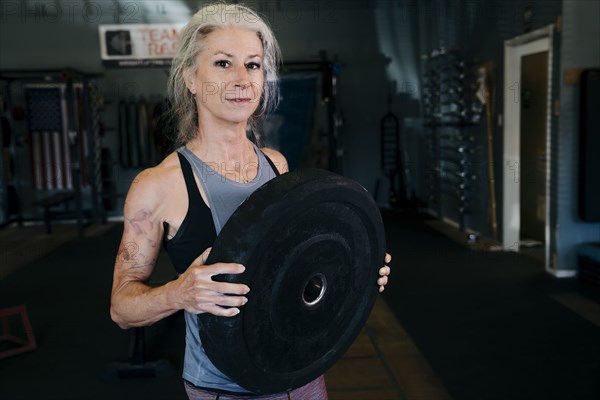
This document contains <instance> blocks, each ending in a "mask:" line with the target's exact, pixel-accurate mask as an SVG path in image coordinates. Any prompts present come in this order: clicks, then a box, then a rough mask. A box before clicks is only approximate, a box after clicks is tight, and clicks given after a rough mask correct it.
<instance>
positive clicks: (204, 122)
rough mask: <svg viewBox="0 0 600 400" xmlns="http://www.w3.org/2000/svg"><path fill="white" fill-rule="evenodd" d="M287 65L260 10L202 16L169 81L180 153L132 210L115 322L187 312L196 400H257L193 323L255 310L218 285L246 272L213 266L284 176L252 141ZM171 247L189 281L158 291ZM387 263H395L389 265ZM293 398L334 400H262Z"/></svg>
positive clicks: (240, 289) (280, 162)
mask: <svg viewBox="0 0 600 400" xmlns="http://www.w3.org/2000/svg"><path fill="white" fill-rule="evenodd" d="M278 60H279V48H278V45H277V42H276V40H275V38H274V36H273V33H272V32H271V30H270V29H269V28H268V26H267V25H266V24H265V23H264V22H263V20H262V19H260V18H259V17H258V16H257V15H256V14H255V13H254V12H253V11H252V10H250V9H248V8H246V7H244V6H240V5H224V4H215V5H209V6H205V7H204V8H202V9H201V10H199V11H198V12H197V13H196V14H195V15H194V16H193V17H192V19H191V21H190V22H189V23H188V25H187V26H186V27H185V28H184V30H183V32H182V37H181V44H180V50H179V53H178V56H177V57H176V58H175V59H174V60H173V66H172V69H171V76H170V79H169V96H170V100H171V102H172V104H173V113H174V115H175V117H176V119H177V121H178V134H177V135H178V136H177V139H176V142H177V144H178V146H179V148H178V150H177V151H176V152H173V153H171V154H170V155H168V156H167V157H166V158H165V159H164V161H162V162H161V163H160V165H158V166H156V167H154V168H150V169H147V170H145V171H143V172H141V173H140V174H139V175H138V177H137V178H136V179H135V180H134V181H133V183H132V185H131V188H130V190H129V193H128V195H127V199H126V201H125V208H124V217H125V223H124V231H123V238H122V241H121V246H120V249H119V254H118V256H117V259H116V262H115V271H114V281H113V289H112V298H111V300H112V302H111V317H112V319H113V320H114V321H115V322H116V323H117V324H118V325H119V326H120V327H122V328H129V327H136V326H145V325H150V324H153V323H154V322H156V321H159V320H160V319H162V318H165V317H167V316H169V315H171V314H173V313H175V312H177V311H179V310H184V311H185V319H186V326H187V329H186V351H185V361H184V373H183V377H184V380H185V387H186V391H187V393H188V396H189V397H190V399H215V398H220V399H227V398H230V397H229V396H244V395H249V396H251V393H247V391H246V390H245V389H243V388H242V387H240V386H238V385H237V384H235V383H234V382H232V381H231V379H229V378H228V377H227V376H225V375H224V374H223V373H221V372H220V371H219V370H218V369H217V368H215V367H214V365H213V364H212V363H211V362H210V360H209V359H208V357H207V356H206V354H205V352H204V350H203V348H202V344H201V342H200V338H199V333H198V330H199V329H198V318H197V317H196V315H197V314H200V313H205V312H208V313H212V314H215V315H219V316H224V317H231V316H234V315H236V314H238V313H239V312H240V307H242V306H243V305H244V304H245V303H246V302H247V297H245V295H246V294H247V293H248V292H249V291H250V288H249V287H247V286H246V285H243V284H233V283H219V282H215V281H213V280H212V279H211V278H212V276H214V275H217V274H236V273H242V272H243V271H244V266H242V265H238V264H231V263H228V264H226V263H217V264H212V265H206V264H205V261H206V259H207V257H208V254H209V251H210V246H211V244H212V243H213V241H214V239H215V238H216V235H217V234H218V232H219V231H220V229H221V227H222V226H223V225H224V224H225V222H226V220H227V219H228V218H229V216H230V215H231V214H232V213H233V211H234V210H235V208H236V207H237V205H239V204H240V203H241V202H242V201H243V200H244V199H245V198H246V197H248V196H249V195H250V193H252V192H253V191H254V190H255V189H257V188H258V187H259V186H260V185H262V184H263V183H265V182H267V181H268V180H269V179H271V178H273V177H274V176H275V175H278V174H281V173H285V172H287V163H286V160H285V158H284V156H283V155H282V154H280V153H279V152H277V151H275V150H271V149H267V148H264V149H259V148H258V147H257V146H256V145H255V144H254V143H253V142H252V141H251V140H249V139H248V137H247V132H249V131H251V129H250V128H255V126H256V120H257V118H259V117H260V116H261V115H264V114H265V113H266V112H267V111H268V109H269V108H270V107H272V106H273V104H274V102H275V99H276V93H277V87H276V77H277V64H278ZM267 79H268V80H269V81H270V82H269V83H268V84H267V82H266V81H267ZM163 242H164V245H165V248H166V250H167V252H168V253H169V256H170V258H171V261H172V263H173V265H174V266H175V268H176V270H177V272H178V273H179V274H180V275H179V276H178V278H177V279H176V280H174V281H171V282H169V283H167V284H166V285H164V286H160V287H156V288H151V287H149V286H148V285H147V282H148V280H149V278H150V275H151V273H152V270H153V268H154V265H155V263H156V258H157V255H158V253H159V249H160V246H161V243H163ZM203 249H207V250H205V251H203ZM202 251H203V252H202ZM390 260H391V257H390V256H389V255H386V262H389V261H390ZM389 272H390V271H389V267H387V266H384V267H383V268H382V269H381V270H380V274H381V277H380V278H379V280H378V284H379V285H380V290H383V287H384V286H385V285H386V284H387V276H388V275H389ZM251 397H252V398H261V397H256V396H251ZM290 397H291V398H298V399H310V400H318V399H326V398H327V394H326V390H325V385H324V380H323V377H319V378H318V379H316V380H315V381H313V382H310V383H308V384H307V385H305V386H304V387H301V388H298V389H295V390H293V391H291V392H290V393H282V394H281V395H274V396H267V397H264V398H269V399H280V398H281V399H288V398H290ZM236 398H238V397H236Z"/></svg>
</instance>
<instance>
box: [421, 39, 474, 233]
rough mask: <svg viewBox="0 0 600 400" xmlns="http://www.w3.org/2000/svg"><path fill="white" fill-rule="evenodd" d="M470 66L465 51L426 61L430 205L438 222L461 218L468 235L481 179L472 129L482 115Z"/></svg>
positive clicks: (442, 53) (436, 53)
mask: <svg viewBox="0 0 600 400" xmlns="http://www.w3.org/2000/svg"><path fill="white" fill-rule="evenodd" d="M469 67H470V66H469V65H467V63H466V62H465V60H464V58H463V57H462V55H461V53H460V51H458V50H446V49H441V50H436V51H434V52H432V53H431V54H430V55H428V56H426V57H425V75H424V87H423V89H424V90H423V116H424V119H423V120H424V125H425V128H426V132H427V142H428V153H429V158H430V162H429V165H430V168H429V170H428V173H427V187H428V192H429V194H428V203H429V205H430V210H431V211H433V212H434V213H435V214H437V217H438V218H440V219H442V218H447V219H450V220H454V219H458V221H457V223H458V225H459V227H460V229H461V230H463V231H464V230H465V229H466V216H467V215H468V214H469V212H470V210H471V205H472V204H471V200H472V197H473V195H474V192H475V189H476V188H475V186H476V184H477V179H478V171H477V170H476V163H475V162H474V160H475V159H476V154H475V153H476V152H477V151H478V148H477V146H476V144H475V137H474V136H473V135H472V133H470V132H469V129H467V128H468V127H471V126H474V125H477V124H478V122H479V119H480V117H481V111H482V104H481V102H480V101H478V100H477V97H476V94H475V89H476V85H475V77H474V75H473V73H472V72H471V71H470V70H469Z"/></svg>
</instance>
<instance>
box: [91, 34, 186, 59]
mask: <svg viewBox="0 0 600 400" xmlns="http://www.w3.org/2000/svg"><path fill="white" fill-rule="evenodd" d="M184 26H185V24H129V25H126V24H122V25H100V26H99V27H98V30H99V33H100V53H101V57H102V63H103V64H104V66H106V67H108V68H140V67H169V66H170V65H171V59H172V58H173V57H174V56H175V54H176V52H177V46H178V45H179V40H180V32H181V30H182V29H183V27H184Z"/></svg>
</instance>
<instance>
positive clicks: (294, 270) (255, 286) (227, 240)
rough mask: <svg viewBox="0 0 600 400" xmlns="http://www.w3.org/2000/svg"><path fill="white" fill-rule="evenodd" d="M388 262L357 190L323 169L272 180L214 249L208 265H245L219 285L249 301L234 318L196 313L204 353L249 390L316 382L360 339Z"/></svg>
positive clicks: (375, 221)
mask: <svg viewBox="0 0 600 400" xmlns="http://www.w3.org/2000/svg"><path fill="white" fill-rule="evenodd" d="M384 257H385V234H384V229H383V223H382V221H381V215H380V213H379V210H378V208H377V206H376V204H375V202H374V201H373V199H372V197H371V195H370V194H369V193H368V192H367V191H366V190H365V189H364V188H363V187H362V186H360V185H359V184H358V183H356V182H354V181H352V180H349V179H347V178H344V177H341V176H339V175H336V174H333V173H331V172H327V171H323V170H317V169H311V170H305V171H300V172H291V173H288V174H284V175H281V176H279V177H276V178H275V179H273V180H271V181H269V182H268V183H266V184H265V185H263V186H262V187H261V188H259V189H258V190H257V191H255V192H254V193H253V194H252V195H251V196H250V197H249V198H248V199H247V200H246V201H245V202H244V203H242V204H241V205H240V207H239V208H238V209H237V210H236V211H235V212H234V214H233V215H232V216H231V218H230V219H229V220H228V222H227V223H226V225H225V226H224V227H223V229H222V230H221V232H220V234H219V236H218V237H217V239H216V241H215V243H214V245H213V247H212V251H211V253H210V256H209V258H208V260H207V264H212V263H215V262H236V263H241V264H243V265H245V266H246V271H245V272H244V273H243V274H238V275H235V274H232V275H219V276H217V277H215V278H216V279H217V280H219V281H226V282H235V283H244V284H246V285H248V286H249V287H250V293H249V294H248V295H247V296H248V303H247V304H246V305H244V306H243V307H241V312H240V314H238V315H236V316H235V317H231V318H227V317H217V316H214V315H212V314H200V315H199V319H200V336H201V339H202V343H203V345H204V348H205V350H206V353H207V355H208V356H209V358H210V359H211V361H212V362H213V364H215V366H216V367H217V368H219V369H220V370H221V371H222V372H224V373H225V374H226V375H227V376H229V377H230V378H231V379H233V380H234V381H235V382H237V383H238V384H239V385H240V386H242V387H244V388H245V389H247V390H249V391H251V392H255V393H260V394H271V393H279V392H282V391H285V390H287V389H293V388H297V387H300V386H302V385H304V384H306V383H308V382H310V381H311V380H313V379H315V378H317V377H318V376H319V375H321V374H323V373H324V372H325V371H326V370H327V369H328V368H329V367H331V366H332V365H333V364H334V363H335V362H336V361H338V360H339V359H340V358H341V357H342V356H343V354H344V353H345V351H346V350H347V349H348V347H350V345H351V344H352V343H353V341H354V340H355V339H356V337H357V336H358V334H359V332H360V330H361V329H362V327H363V325H364V323H365V322H366V319H367V317H368V315H369V313H370V312H371V310H372V308H373V305H374V302H375V299H376V297H377V294H378V286H377V283H376V281H377V278H378V277H379V272H378V271H379V268H380V267H381V266H382V265H383V264H384ZM321 288H323V289H321ZM319 295H321V297H320V298H319Z"/></svg>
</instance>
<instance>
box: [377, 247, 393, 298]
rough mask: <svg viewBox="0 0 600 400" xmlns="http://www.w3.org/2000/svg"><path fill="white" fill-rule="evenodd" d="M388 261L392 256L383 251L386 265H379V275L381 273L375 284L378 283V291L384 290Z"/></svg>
mask: <svg viewBox="0 0 600 400" xmlns="http://www.w3.org/2000/svg"><path fill="white" fill-rule="evenodd" d="M390 261H392V256H390V255H389V254H388V253H385V264H386V265H384V266H383V267H381V269H380V270H379V275H381V278H379V279H377V284H378V285H379V293H381V292H383V291H384V289H385V285H387V283H388V275H389V274H390V272H391V270H390V267H389V266H388V265H387V264H389V263H390Z"/></svg>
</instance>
